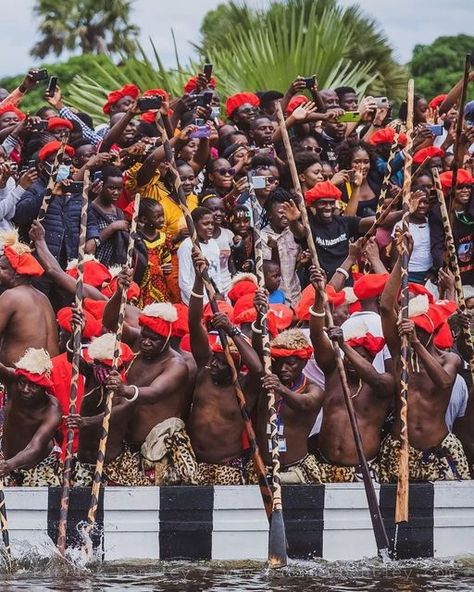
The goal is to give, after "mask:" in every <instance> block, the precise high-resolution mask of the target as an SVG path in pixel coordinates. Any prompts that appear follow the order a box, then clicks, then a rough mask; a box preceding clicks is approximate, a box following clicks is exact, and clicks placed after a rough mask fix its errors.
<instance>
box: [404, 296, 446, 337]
mask: <svg viewBox="0 0 474 592" xmlns="http://www.w3.org/2000/svg"><path fill="white" fill-rule="evenodd" d="M456 310H457V304H456V303H455V302H453V301H452V300H438V301H437V302H435V303H433V304H430V305H429V308H428V312H426V313H423V314H421V315H418V316H416V317H411V320H412V321H413V322H414V323H415V325H416V326H417V327H420V329H423V330H424V331H426V332H427V333H430V334H432V333H435V332H436V331H437V330H438V329H439V328H440V327H441V326H442V325H443V323H445V322H446V321H447V320H448V318H449V317H450V316H451V315H452V314H453V313H454V312H455V311H456Z"/></svg>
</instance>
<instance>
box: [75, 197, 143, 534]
mask: <svg viewBox="0 0 474 592" xmlns="http://www.w3.org/2000/svg"><path fill="white" fill-rule="evenodd" d="M139 208H140V194H139V193H137V194H136V195H135V202H134V205H133V218H132V224H131V226H130V234H129V240H128V250H127V262H126V265H127V267H132V266H133V247H134V245H135V236H136V231H137V222H138V210H139ZM126 304H127V290H126V289H124V288H122V290H121V294H120V309H119V315H118V321H117V330H116V332H115V349H114V357H113V360H112V369H113V370H116V369H117V366H118V362H119V358H120V342H121V341H122V331H123V323H124V319H125V306H126ZM113 398H114V392H113V391H112V390H109V391H108V392H107V396H106V399H105V409H104V417H103V420H102V430H101V436H100V440H99V449H98V451H97V462H96V465H95V472H94V479H93V481H92V491H91V500H90V505H89V512H88V514H87V525H86V527H85V533H86V534H89V533H90V532H91V530H92V528H93V527H94V524H95V520H96V514H97V506H98V504H99V493H100V487H101V484H102V474H103V472H104V463H105V454H106V450H107V440H108V437H109V426H110V417H111V415H112V403H113Z"/></svg>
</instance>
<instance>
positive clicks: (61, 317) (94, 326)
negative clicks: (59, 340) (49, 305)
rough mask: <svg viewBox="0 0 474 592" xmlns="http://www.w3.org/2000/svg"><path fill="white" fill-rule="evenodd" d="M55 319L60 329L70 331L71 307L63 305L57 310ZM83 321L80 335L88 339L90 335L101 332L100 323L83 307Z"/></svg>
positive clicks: (94, 335) (93, 335)
mask: <svg viewBox="0 0 474 592" xmlns="http://www.w3.org/2000/svg"><path fill="white" fill-rule="evenodd" d="M57 321H58V325H59V326H60V327H61V329H64V330H65V331H67V332H68V333H72V325H71V321H72V308H71V307H70V306H65V307H64V308H61V309H60V310H58V314H57ZM84 321H85V327H84V329H83V331H82V337H84V338H85V339H90V338H91V337H98V336H99V335H100V334H101V333H102V323H101V322H100V321H99V320H98V319H97V318H96V317H95V316H94V315H93V314H92V313H91V312H89V311H88V310H86V309H84Z"/></svg>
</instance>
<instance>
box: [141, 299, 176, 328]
mask: <svg viewBox="0 0 474 592" xmlns="http://www.w3.org/2000/svg"><path fill="white" fill-rule="evenodd" d="M142 314H143V315H145V316H146V317H156V318H159V319H163V320H164V321H168V323H174V322H175V321H176V320H177V319H178V312H177V310H176V308H175V307H174V306H173V305H172V304H171V302H154V303H153V304H148V305H147V306H145V308H144V309H143V310H142Z"/></svg>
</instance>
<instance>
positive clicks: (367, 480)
mask: <svg viewBox="0 0 474 592" xmlns="http://www.w3.org/2000/svg"><path fill="white" fill-rule="evenodd" d="M276 112H277V116H278V120H279V124H280V130H281V135H282V138H283V143H284V145H285V150H286V154H287V158H288V164H289V167H290V171H291V177H292V180H293V185H294V187H295V189H296V190H297V192H298V193H299V199H298V207H299V210H300V212H301V219H302V222H303V225H304V227H305V229H306V239H307V242H308V248H309V251H310V254H311V261H312V263H313V265H315V266H316V267H320V265H319V259H318V254H317V252H316V245H315V243H314V239H313V235H312V233H311V228H310V226H309V221H308V212H307V211H306V205H305V203H304V196H303V195H302V191H301V185H300V182H299V179H298V173H297V171H296V165H295V159H294V156H293V151H292V148H291V144H290V138H289V136H288V130H287V129H286V125H285V118H284V117H283V111H282V109H281V105H280V103H277V111H276ZM323 301H324V310H325V312H326V321H327V326H328V327H333V326H334V321H333V318H332V314H331V309H330V307H329V303H328V299H327V295H326V293H325V292H324V291H323ZM333 347H334V354H335V357H336V363H337V370H338V372H339V378H340V380H341V385H342V391H343V394H344V401H345V403H346V407H347V412H348V414H349V420H350V423H351V428H352V434H353V436H354V442H355V446H356V449H357V455H358V457H359V463H360V466H361V471H362V477H363V480H364V488H365V493H366V496H367V504H368V507H369V512H370V518H371V521H372V528H373V530H374V536H375V541H376V544H377V549H378V552H379V555H381V556H387V554H388V550H389V542H388V537H387V533H386V531H385V526H384V523H383V519H382V513H381V511H380V507H379V504H378V500H377V495H376V493H375V489H374V484H373V482H372V478H371V476H370V471H369V465H368V463H367V458H366V456H365V452H364V447H363V445H362V438H361V435H360V430H359V426H358V424H357V417H356V413H355V409H354V404H353V401H352V398H351V393H350V388H349V384H348V382H347V376H346V372H345V369H344V364H343V361H342V356H341V351H340V349H339V345H338V343H337V342H333Z"/></svg>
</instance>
